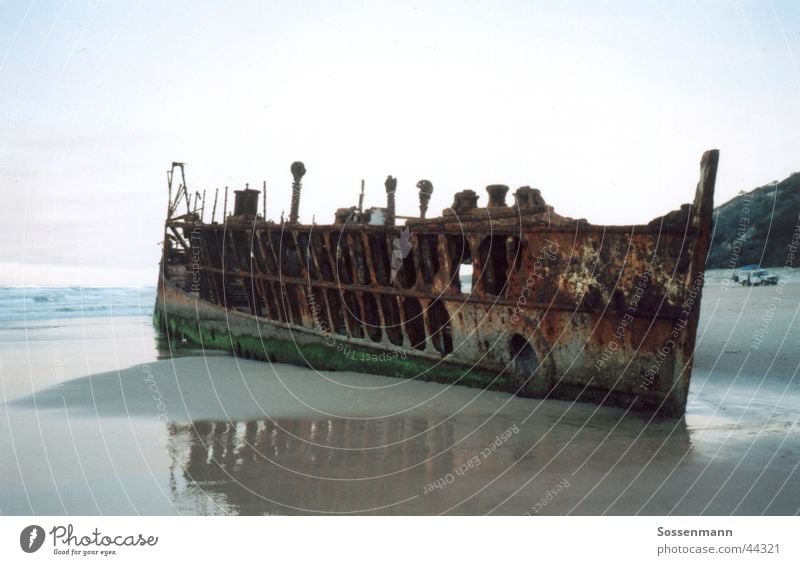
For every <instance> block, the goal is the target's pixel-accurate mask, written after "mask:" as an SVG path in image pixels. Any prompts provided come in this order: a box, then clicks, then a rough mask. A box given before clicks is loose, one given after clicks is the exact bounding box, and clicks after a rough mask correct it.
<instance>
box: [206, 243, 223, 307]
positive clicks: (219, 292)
mask: <svg viewBox="0 0 800 565" xmlns="http://www.w3.org/2000/svg"><path fill="white" fill-rule="evenodd" d="M219 235H220V234H219V233H216V232H211V236H212V237H211V238H209V237H204V238H202V239H204V240H207V241H210V242H212V243H213V245H212V246H211V247H213V249H211V253H210V254H209V260H208V261H207V262H206V270H207V271H209V274H211V275H212V279H213V280H214V295H215V298H216V300H215V302H216V303H217V304H223V303H224V300H225V286H224V284H223V281H222V275H221V274H220V273H219V272H217V271H214V269H216V268H217V267H216V265H220V267H224V265H223V264H222V253H221V248H220V245H219Z"/></svg>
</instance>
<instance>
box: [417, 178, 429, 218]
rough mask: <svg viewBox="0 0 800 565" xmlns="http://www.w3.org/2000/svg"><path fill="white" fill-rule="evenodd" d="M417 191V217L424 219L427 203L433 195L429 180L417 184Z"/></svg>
mask: <svg viewBox="0 0 800 565" xmlns="http://www.w3.org/2000/svg"><path fill="white" fill-rule="evenodd" d="M417 188H418V189H419V217H420V218H422V219H423V220H424V219H425V212H426V211H427V210H428V202H430V200H431V194H433V184H431V181H429V180H421V181H419V182H418V183H417Z"/></svg>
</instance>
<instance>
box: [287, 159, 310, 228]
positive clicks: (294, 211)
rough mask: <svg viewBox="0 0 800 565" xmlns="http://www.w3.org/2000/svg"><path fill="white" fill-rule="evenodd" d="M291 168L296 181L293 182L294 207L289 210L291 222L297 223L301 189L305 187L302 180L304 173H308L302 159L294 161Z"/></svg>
mask: <svg viewBox="0 0 800 565" xmlns="http://www.w3.org/2000/svg"><path fill="white" fill-rule="evenodd" d="M291 170H292V177H294V181H293V182H292V208H291V210H290V212H289V223H290V224H296V223H297V216H298V211H299V210H300V190H301V189H302V188H303V185H302V184H301V183H300V181H301V180H302V179H303V175H304V174H306V166H305V165H303V163H302V162H301V161H295V162H294V163H292V167H291Z"/></svg>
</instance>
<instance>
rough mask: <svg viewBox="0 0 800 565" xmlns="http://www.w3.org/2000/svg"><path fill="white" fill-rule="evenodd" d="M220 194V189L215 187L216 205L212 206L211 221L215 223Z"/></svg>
mask: <svg viewBox="0 0 800 565" xmlns="http://www.w3.org/2000/svg"><path fill="white" fill-rule="evenodd" d="M218 196H219V189H218V188H215V189H214V206H213V208H211V223H212V224H213V223H214V217H215V216H216V215H217V197H218Z"/></svg>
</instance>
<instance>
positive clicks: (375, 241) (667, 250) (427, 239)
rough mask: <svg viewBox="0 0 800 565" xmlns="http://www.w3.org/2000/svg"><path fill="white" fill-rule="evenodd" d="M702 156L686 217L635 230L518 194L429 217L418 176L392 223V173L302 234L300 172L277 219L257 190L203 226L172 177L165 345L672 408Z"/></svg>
mask: <svg viewBox="0 0 800 565" xmlns="http://www.w3.org/2000/svg"><path fill="white" fill-rule="evenodd" d="M717 160H718V152H717V151H709V152H707V153H706V154H705V155H704V156H703V160H702V163H701V176H700V182H699V183H698V186H697V191H696V195H695V200H694V203H693V204H692V205H689V204H686V205H684V206H683V207H681V209H680V210H676V211H674V212H671V213H669V214H667V215H665V216H663V217H660V218H657V219H655V220H653V221H651V222H650V223H649V224H646V225H633V226H597V225H591V224H589V223H588V222H586V221H585V220H572V219H569V218H565V217H562V216H559V215H557V214H555V213H554V211H553V209H552V207H550V206H547V205H546V204H545V202H544V200H543V199H542V196H541V194H540V192H539V191H538V190H536V189H532V188H529V187H522V188H519V189H518V190H516V192H515V202H514V204H513V205H511V206H509V205H508V204H506V201H505V198H506V193H507V192H508V187H507V186H503V185H492V186H489V187H487V190H488V192H489V202H488V206H487V207H485V208H479V207H478V206H477V200H478V198H479V197H478V196H477V195H476V194H475V193H474V192H473V191H471V190H465V191H462V192H459V193H457V194H456V196H455V200H454V202H453V205H452V207H451V208H449V209H447V210H445V211H444V213H443V215H442V216H441V217H435V218H428V217H427V216H426V211H427V207H428V201H429V199H430V196H431V193H432V191H433V186H432V184H431V183H430V182H429V181H420V182H419V183H418V185H417V186H418V187H419V189H420V193H419V198H420V217H419V218H405V220H406V221H405V226H404V227H403V228H401V227H399V226H395V219H396V218H397V216H396V214H395V203H394V202H395V191H396V188H397V186H396V185H397V181H396V179H393V178H392V177H389V178H388V179H387V182H386V191H387V196H388V202H387V207H386V208H373V209H371V210H369V211H363V210H361V209H360V208H355V207H354V208H350V209H340V210H339V211H338V212H337V214H336V221H335V223H334V224H332V225H316V224H313V225H302V224H300V223H298V207H299V201H300V191H301V179H302V176H303V174H304V173H305V167H304V166H303V165H302V163H294V164H293V165H292V174H293V175H294V184H293V191H292V209H291V214H290V217H289V219H288V221H286V222H284V221H283V220H282V221H281V222H280V223H279V224H278V223H273V222H271V221H266V218H265V214H259V213H258V212H259V210H258V198H259V191H257V190H252V189H245V190H240V191H236V201H235V206H234V211H233V214H232V215H227V209H226V208H227V206H226V205H225V207H224V209H223V216H224V220H223V223H221V224H220V223H217V222H215V221H214V213H215V212H216V199H215V205H214V207H213V209H212V213H211V220H210V221H208V222H205V221H204V220H203V216H204V209H205V204H204V203H205V198H204V197H203V198H202V201H203V205H202V206H198V202H199V201H200V195H199V193H197V194H196V196H195V198H194V207H193V208H192V207H191V206H190V201H191V200H192V199H191V197H190V195H189V192H188V190H187V189H186V184H185V179H183V182H182V184H181V185H180V187H179V189H178V191H177V193H176V194H175V197H174V198H171V199H170V206H169V212H168V216H167V221H166V229H165V240H164V250H163V258H162V264H161V273H160V277H159V284H158V301H157V306H156V318H157V322H158V323H159V325H160V327H161V328H162V329H164V330H165V333H166V335H167V336H168V339H170V340H173V341H174V340H175V339H176V338H178V340H179V341H181V342H182V341H183V340H188V341H190V342H193V343H195V344H202V345H203V346H204V347H205V348H212V349H213V348H217V349H227V350H231V351H233V352H235V353H236V354H237V355H241V356H244V357H248V358H255V359H262V360H271V361H279V362H288V363H294V364H298V365H308V366H312V367H314V368H316V369H327V370H335V369H347V370H355V371H361V372H367V373H381V374H386V375H390V376H402V377H414V378H421V379H429V380H437V381H440V382H445V383H459V384H467V385H471V386H480V387H491V388H495V389H500V390H506V391H510V392H515V393H518V394H520V395H523V396H535V397H548V398H561V399H578V400H586V401H592V402H598V403H609V404H616V405H621V406H625V407H627V406H632V407H633V408H634V409H642V410H658V409H662V410H663V411H664V412H667V413H671V414H682V413H683V412H684V410H685V406H686V395H687V391H688V388H689V379H690V375H691V365H692V354H693V352H694V344H695V336H696V328H697V320H698V316H699V305H700V295H701V288H702V284H703V274H704V263H705V258H706V253H707V251H708V246H709V238H710V232H711V220H712V209H713V192H714V183H715V178H716V168H717ZM175 170H180V172H181V174H182V173H183V165H182V164H180V163H175V164H173V169H172V171H171V172H170V175H169V180H170V194H172V192H173V191H172V180H173V175H172V173H173V172H174V171H175ZM182 201H185V202H186V213H185V214H182V215H178V212H177V209H178V206H179V204H181V202H182ZM225 202H226V203H227V192H226V197H225ZM264 212H266V210H264ZM462 266H471V268H472V271H471V272H472V274H471V281H469V282H468V284H466V285H464V284H463V283H462V281H461V278H462V277H461V276H460V272H461V267H462ZM469 283H471V284H469Z"/></svg>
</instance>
